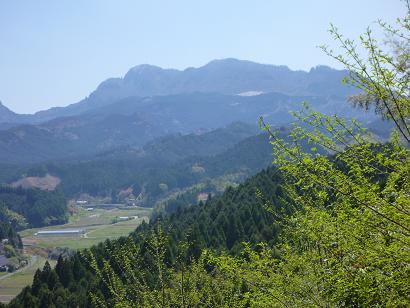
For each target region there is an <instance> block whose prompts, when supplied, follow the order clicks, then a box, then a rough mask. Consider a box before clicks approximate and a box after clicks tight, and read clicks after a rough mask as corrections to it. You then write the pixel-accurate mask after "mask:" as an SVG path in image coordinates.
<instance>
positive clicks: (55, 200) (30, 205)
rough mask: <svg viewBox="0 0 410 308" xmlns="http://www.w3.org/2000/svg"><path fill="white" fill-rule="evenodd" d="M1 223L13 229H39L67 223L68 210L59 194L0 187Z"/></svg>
mask: <svg viewBox="0 0 410 308" xmlns="http://www.w3.org/2000/svg"><path fill="white" fill-rule="evenodd" d="M0 204H1V207H0V209H1V212H0V215H2V221H8V222H10V223H11V226H12V227H13V228H16V229H17V230H18V229H22V228H24V227H40V226H46V225H53V224H61V223H64V222H66V221H67V218H68V210H67V204H66V200H65V198H64V196H63V195H62V194H61V193H59V192H49V191H41V190H38V189H22V188H12V187H5V186H0Z"/></svg>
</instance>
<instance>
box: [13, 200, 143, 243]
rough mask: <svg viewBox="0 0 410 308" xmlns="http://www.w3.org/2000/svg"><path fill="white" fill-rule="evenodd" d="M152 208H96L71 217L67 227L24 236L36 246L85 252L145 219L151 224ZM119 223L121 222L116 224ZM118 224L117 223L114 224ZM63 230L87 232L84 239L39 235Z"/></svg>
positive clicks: (23, 236) (29, 230)
mask: <svg viewBox="0 0 410 308" xmlns="http://www.w3.org/2000/svg"><path fill="white" fill-rule="evenodd" d="M150 213H151V210H150V209H147V208H139V207H129V208H125V207H124V208H114V209H109V210H107V209H94V210H92V211H86V210H84V209H81V210H80V211H79V212H78V213H77V214H76V215H75V216H73V217H71V218H70V221H69V222H68V223H67V224H64V225H59V226H52V227H47V228H40V229H28V230H24V231H22V232H21V233H20V235H21V237H22V238H23V243H24V244H25V245H33V246H37V247H41V248H46V249H53V248H55V247H68V248H71V249H83V248H88V247H91V246H92V245H94V244H97V243H99V242H102V241H105V240H106V239H115V238H118V237H121V236H125V235H128V234H129V233H130V232H132V231H134V230H135V228H136V227H137V226H138V225H139V224H141V222H142V221H143V220H145V221H148V217H149V215H150ZM122 216H128V217H134V216H135V217H138V218H135V219H134V218H133V219H131V220H127V221H118V217H122ZM115 221H118V222H115ZM114 222H115V223H114ZM57 229H58V230H63V229H84V230H85V235H84V236H81V237H79V236H44V237H39V236H36V235H35V233H36V232H38V231H39V230H57Z"/></svg>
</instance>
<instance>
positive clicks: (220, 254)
mask: <svg viewBox="0 0 410 308" xmlns="http://www.w3.org/2000/svg"><path fill="white" fill-rule="evenodd" d="M406 3H407V16H406V18H404V19H398V24H399V28H398V29H397V30H394V29H393V28H391V27H390V26H387V25H386V24H383V23H381V25H382V27H383V28H384V29H385V30H386V31H387V32H388V34H391V35H393V36H396V37H395V40H393V42H394V43H393V46H395V47H397V48H396V53H395V55H393V56H390V55H389V54H386V53H385V52H383V50H382V49H381V48H380V47H379V46H378V45H377V42H376V41H375V39H374V38H373V37H372V35H371V32H370V31H368V32H367V33H366V35H364V36H363V37H361V43H362V45H363V47H364V49H365V51H367V52H368V54H369V58H368V59H366V60H362V59H361V58H360V56H359V55H360V53H358V52H357V51H356V49H355V48H356V47H355V44H354V42H352V41H350V40H344V39H343V38H342V36H341V35H339V34H338V32H337V30H336V29H335V28H332V30H331V32H332V33H333V35H334V36H335V38H336V39H337V40H339V42H340V43H341V44H342V48H343V49H344V50H345V51H346V54H347V58H345V57H343V56H335V58H336V59H337V60H339V61H341V62H342V63H344V64H345V65H346V67H347V68H348V69H349V71H350V73H351V74H350V79H349V82H350V83H352V84H354V85H356V86H357V87H359V88H360V89H362V91H363V94H360V95H359V96H356V97H355V98H353V100H354V102H355V104H357V105H358V106H361V107H365V108H367V107H368V106H369V104H374V105H375V106H376V111H377V112H378V113H380V114H381V115H382V116H383V117H385V118H387V119H391V120H392V121H393V122H394V125H395V128H396V131H395V132H394V133H393V134H392V137H391V140H390V142H388V143H385V144H380V143H377V142H375V141H374V139H372V136H371V135H370V134H368V133H367V131H366V130H365V129H363V128H362V127H361V126H360V124H359V123H358V122H357V121H355V120H345V119H343V118H341V117H339V116H337V115H334V116H326V115H324V114H322V113H319V112H314V111H312V110H311V109H310V108H309V107H307V106H306V107H305V109H302V110H301V111H299V112H295V113H294V116H295V117H296V118H297V119H298V120H299V125H298V124H296V125H295V126H294V128H293V130H292V131H291V133H290V136H289V138H287V139H284V138H282V137H281V135H280V134H279V133H278V132H275V131H273V130H272V129H271V127H270V126H269V125H267V124H265V122H264V120H263V119H262V118H261V126H262V127H263V128H264V129H265V130H266V131H267V133H268V134H269V136H270V143H271V145H272V147H273V150H274V153H275V157H274V163H275V169H269V170H267V171H263V172H261V173H260V174H258V175H257V176H255V177H253V178H252V179H250V180H248V181H247V182H245V183H244V184H243V185H240V186H239V187H237V188H234V189H228V190H227V191H226V192H225V193H224V194H223V195H222V196H221V197H216V198H211V199H208V201H207V202H206V203H205V204H202V203H200V204H199V205H198V206H191V207H184V206H181V207H178V206H177V207H176V208H175V209H173V211H170V212H171V213H172V212H173V213H172V214H171V215H169V216H165V217H163V218H160V219H157V220H155V221H153V222H151V223H150V224H149V225H147V224H143V225H141V226H140V227H139V228H138V229H137V230H136V231H135V232H134V233H133V234H132V235H131V236H130V237H128V238H122V239H119V240H117V241H113V242H109V241H107V242H106V243H104V244H100V245H98V246H97V247H93V248H92V249H90V250H86V251H83V252H81V253H77V254H76V255H75V256H74V257H72V258H68V259H63V258H60V260H59V262H58V264H57V266H56V269H55V270H52V269H51V268H50V266H49V265H48V264H46V266H45V268H44V270H43V271H38V273H37V274H36V277H35V279H34V282H33V285H32V287H31V288H26V289H25V290H24V291H23V292H22V294H20V295H19V297H17V298H16V299H15V300H14V301H13V302H12V303H11V304H10V306H11V307H24V306H25V305H26V306H27V305H28V304H29V305H31V306H30V307H53V306H59V307H64V306H66V307H67V306H68V307H75V306H84V307H86V306H94V307H136V306H142V307H202V306H206V307H345V306H352V307H408V306H409V305H410V279H409V278H410V253H409V251H410V198H409V195H410V151H409V148H408V145H409V144H410V137H409V132H410V125H409V110H410V100H409V97H410V93H409V91H410V87H409V81H410V61H409V60H410V57H409V53H408V46H409V45H408V43H409V36H408V32H409V29H410V2H409V1H407V2H406ZM403 46H404V47H403ZM326 50H328V49H326ZM328 52H329V54H331V55H333V52H331V51H328ZM306 143H309V144H311V150H310V151H306V150H305V149H304V148H305V145H306ZM279 174H280V176H279ZM188 199H189V197H188ZM244 241H245V242H246V241H248V242H249V243H244V244H243V248H242V249H240V246H241V243H242V242H244ZM258 243H259V244H258ZM85 278H87V279H86V280H85ZM86 292H88V293H86ZM74 294H75V295H74Z"/></svg>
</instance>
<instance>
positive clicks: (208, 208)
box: [10, 168, 291, 307]
mask: <svg viewBox="0 0 410 308" xmlns="http://www.w3.org/2000/svg"><path fill="white" fill-rule="evenodd" d="M283 197H284V195H283V191H282V189H281V187H280V177H279V176H278V173H277V170H276V169H274V168H269V169H267V170H264V171H262V172H260V173H259V174H257V175H256V176H254V177H252V178H250V179H249V180H247V181H246V182H245V183H243V184H241V185H240V186H238V187H237V188H230V189H228V190H227V191H226V192H225V193H224V194H223V195H222V196H220V197H215V198H212V199H210V200H208V201H207V202H205V203H200V204H199V205H198V206H192V207H189V208H184V207H181V208H179V209H178V210H177V211H176V213H174V214H172V215H170V216H165V217H163V218H158V219H159V220H155V221H152V222H151V223H150V224H143V225H141V226H140V227H139V228H138V229H137V230H136V231H135V232H134V233H132V234H131V235H130V237H129V239H126V238H123V239H120V240H117V241H111V242H108V241H107V242H106V243H101V244H100V245H98V246H97V247H94V248H92V249H91V251H93V253H94V254H95V256H96V258H97V260H98V263H100V262H102V260H105V259H107V260H110V259H111V261H112V262H114V260H115V259H114V258H115V255H114V254H112V253H110V251H111V252H112V251H116V250H118V251H120V250H122V249H123V247H124V246H123V245H126V243H129V241H130V240H131V241H132V242H133V243H135V245H137V246H138V247H139V248H138V249H141V256H140V257H139V258H140V259H139V260H140V261H138V264H134V266H136V267H138V268H140V269H141V273H140V275H143V276H146V279H147V282H148V283H150V284H151V286H154V285H155V284H156V283H157V281H156V280H157V278H158V277H156V272H155V271H156V270H155V262H156V261H155V256H154V255H152V251H151V250H150V248H149V246H150V242H151V239H152V238H151V237H152V234H153V233H155V230H157V228H158V226H159V225H158V224H160V225H161V228H162V229H163V230H164V232H165V234H166V237H167V240H166V246H165V247H164V249H165V251H166V260H167V261H166V264H168V266H172V265H175V264H176V262H178V261H179V257H178V256H179V255H180V254H181V253H182V252H183V251H185V250H186V251H185V253H186V255H185V258H186V259H187V260H188V259H191V258H193V259H195V258H198V257H199V255H200V254H201V251H202V249H203V248H206V247H207V248H213V249H215V250H217V251H219V252H223V251H225V252H229V253H231V254H234V255H235V254H238V253H239V252H240V251H241V248H242V247H243V246H242V242H251V243H259V242H261V241H267V242H270V243H273V244H274V243H275V242H276V240H277V235H278V234H279V231H280V224H279V223H277V224H272V219H273V217H272V214H270V213H269V212H268V211H266V209H265V208H264V204H265V203H269V204H271V205H273V206H274V208H275V211H278V212H282V210H283V213H290V212H291V209H290V208H288V207H287V206H286V205H285V204H284V203H283V201H282V198H283ZM184 241H186V243H187V245H188V246H186V247H182V246H181V243H182V242H184ZM133 245H134V244H133ZM84 256H85V255H84V254H83V253H80V252H79V253H77V254H76V255H75V256H74V257H73V258H71V259H69V260H63V259H60V260H59V261H58V263H57V266H56V268H55V270H54V269H50V268H48V267H46V268H45V269H44V270H43V271H42V272H38V273H37V274H36V276H35V278H34V282H33V286H32V288H27V289H25V290H24V291H23V293H22V294H21V295H20V296H19V297H18V298H17V299H16V300H14V301H13V302H12V303H11V304H10V307H22V306H21V305H27V303H31V304H32V305H33V307H37V305H39V306H41V307H49V306H50V305H53V304H54V305H55V306H56V307H65V306H67V307H75V306H80V307H92V305H91V298H90V293H89V292H98V293H99V294H100V293H101V292H102V294H104V296H105V297H106V300H107V301H108V300H109V298H110V297H111V296H110V294H109V292H106V291H104V290H103V289H101V290H99V286H101V283H102V282H101V280H100V279H99V278H98V277H97V276H95V273H94V272H93V270H92V269H91V268H90V263H89V261H87V259H86V258H85V257H84Z"/></svg>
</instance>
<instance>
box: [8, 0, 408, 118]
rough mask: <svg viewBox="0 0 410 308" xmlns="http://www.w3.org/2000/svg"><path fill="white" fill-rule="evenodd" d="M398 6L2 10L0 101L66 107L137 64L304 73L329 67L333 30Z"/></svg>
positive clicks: (358, 27) (165, 3)
mask: <svg viewBox="0 0 410 308" xmlns="http://www.w3.org/2000/svg"><path fill="white" fill-rule="evenodd" d="M402 8H403V6H402V3H400V1H399V0H344V1H334V0H310V1H308V0H303V1H302V0H293V1H289V0H288V1H283V0H281V1H279V0H270V1H268V0H265V1H261V0H252V1H251V0H207V1H194V0H185V1H180V0H173V1H170V0H162V1H157V0H149V1H148V0H146V1H142V0H141V1H138V0H129V1H125V0H115V1H114V0H112V1H106V0H87V1H80V0H78V1H75V0H58V1H56V0H47V1H46V0H36V1H19V0H9V1H7V0H0V100H1V101H2V102H3V103H4V104H5V105H6V106H8V107H10V108H11V109H12V110H14V111H17V112H34V111H38V110H40V109H45V108H49V107H51V106H64V105H67V104H70V103H74V102H77V101H79V100H80V99H82V98H84V97H85V96H87V95H88V94H89V93H90V92H91V91H92V90H94V89H95V88H96V86H97V85H98V84H99V83H100V82H101V81H103V80H104V79H106V78H108V77H120V76H123V75H124V74H125V73H126V72H127V70H128V69H129V68H131V67H132V66H135V65H137V64H141V63H149V64H155V65H159V66H162V67H173V68H179V69H183V68H186V67H189V66H195V67H196V66H201V65H203V64H205V63H207V62H209V61H210V60H212V59H215V58H226V57H235V58H239V59H247V60H253V61H257V62H262V63H269V64H283V65H288V66H289V67H290V68H292V69H304V70H307V69H309V68H310V67H312V66H315V65H317V64H328V65H331V66H335V63H334V62H332V61H331V60H330V59H328V58H327V57H326V56H325V55H324V54H323V53H322V52H321V51H320V50H319V49H318V48H316V46H317V45H320V44H323V43H331V40H330V37H329V34H328V33H327V29H328V25H329V23H330V22H332V23H334V24H336V25H337V26H338V27H339V28H340V30H341V31H342V32H343V33H344V34H346V35H347V36H350V37H357V36H358V34H360V33H362V32H363V30H364V29H365V27H366V26H367V25H369V24H371V23H372V22H374V21H375V20H377V19H378V18H383V19H385V20H387V21H392V20H393V19H394V18H395V17H397V16H399V15H402Z"/></svg>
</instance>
